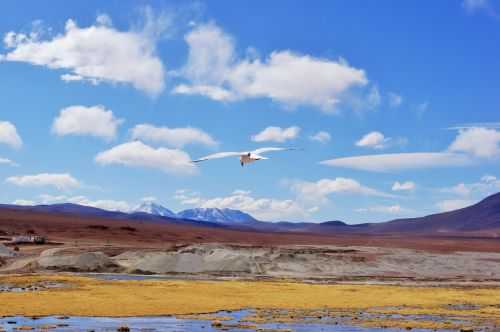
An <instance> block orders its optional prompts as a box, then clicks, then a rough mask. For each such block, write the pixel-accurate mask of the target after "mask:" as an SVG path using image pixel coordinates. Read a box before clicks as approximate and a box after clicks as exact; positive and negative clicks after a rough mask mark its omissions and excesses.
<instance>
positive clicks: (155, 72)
mask: <svg viewBox="0 0 500 332" xmlns="http://www.w3.org/2000/svg"><path fill="white" fill-rule="evenodd" d="M152 19H154V18H153V17H149V19H148V20H146V22H145V25H144V27H143V29H142V30H130V31H119V30H117V29H116V28H114V27H113V26H111V21H110V20H103V16H102V15H100V16H99V17H98V19H97V21H96V23H95V24H94V25H91V26H88V27H84V28H80V27H79V26H78V25H77V24H76V22H75V21H73V20H71V19H69V20H67V21H66V26H65V31H64V33H62V34H58V35H55V36H53V37H51V38H47V39H41V36H40V35H39V34H36V33H35V34H34V33H31V34H23V33H16V32H13V31H11V32H8V33H7V34H6V35H5V37H4V44H5V46H6V47H7V48H9V49H10V51H9V52H8V53H6V54H4V55H3V56H2V58H3V60H4V61H17V62H26V63H30V64H32V65H38V66H45V67H47V68H50V69H63V70H67V72H66V73H65V74H63V76H62V77H61V78H62V79H63V80H65V81H67V82H69V81H78V80H79V81H90V82H92V83H93V84H99V83H101V82H107V83H122V84H131V85H132V86H133V87H134V88H136V89H138V90H141V91H144V92H146V93H148V94H151V95H157V94H159V93H160V92H161V91H162V90H163V89H164V85H165V78H164V76H165V74H164V72H165V70H164V66H163V64H162V62H161V60H160V58H159V57H158V56H157V55H156V39H155V38H156V37H157V36H155V35H152V34H151V33H149V30H151V29H150V28H148V26H151V25H153V26H154V25H155V24H156V22H153V21H151V20H152Z"/></svg>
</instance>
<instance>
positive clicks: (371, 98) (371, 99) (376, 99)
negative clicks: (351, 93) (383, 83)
mask: <svg viewBox="0 0 500 332" xmlns="http://www.w3.org/2000/svg"><path fill="white" fill-rule="evenodd" d="M366 103H367V106H368V108H369V109H375V108H377V107H378V106H379V105H380V103H382V96H381V95H380V92H379V90H378V87H377V86H373V87H372V88H371V89H370V91H369V92H368V95H367V97H366Z"/></svg>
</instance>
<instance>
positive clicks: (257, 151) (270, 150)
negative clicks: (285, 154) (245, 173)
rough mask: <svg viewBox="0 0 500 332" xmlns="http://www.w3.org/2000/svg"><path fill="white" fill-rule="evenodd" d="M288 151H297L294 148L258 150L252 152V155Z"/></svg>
mask: <svg viewBox="0 0 500 332" xmlns="http://www.w3.org/2000/svg"><path fill="white" fill-rule="evenodd" d="M289 150H297V149H296V148H272V147H271V148H260V149H257V150H254V151H252V153H254V154H261V153H266V152H272V151H289Z"/></svg>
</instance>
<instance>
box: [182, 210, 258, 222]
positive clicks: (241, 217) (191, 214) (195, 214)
mask: <svg viewBox="0 0 500 332" xmlns="http://www.w3.org/2000/svg"><path fill="white" fill-rule="evenodd" d="M177 216H178V218H183V219H191V220H202V221H210V222H215V223H220V224H245V223H252V222H256V221H258V220H257V219H255V218H254V217H252V216H251V215H249V214H248V213H245V212H242V211H239V210H232V209H217V208H196V209H188V210H184V211H181V212H179V213H177Z"/></svg>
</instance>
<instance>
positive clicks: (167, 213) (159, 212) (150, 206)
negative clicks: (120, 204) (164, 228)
mask: <svg viewBox="0 0 500 332" xmlns="http://www.w3.org/2000/svg"><path fill="white" fill-rule="evenodd" d="M134 212H143V213H149V214H152V215H155V216H161V217H168V218H177V214H176V213H175V212H173V211H171V210H169V209H167V208H166V207H164V206H162V205H160V204H157V203H155V202H143V203H142V204H141V205H139V206H138V207H136V208H135V209H134Z"/></svg>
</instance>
